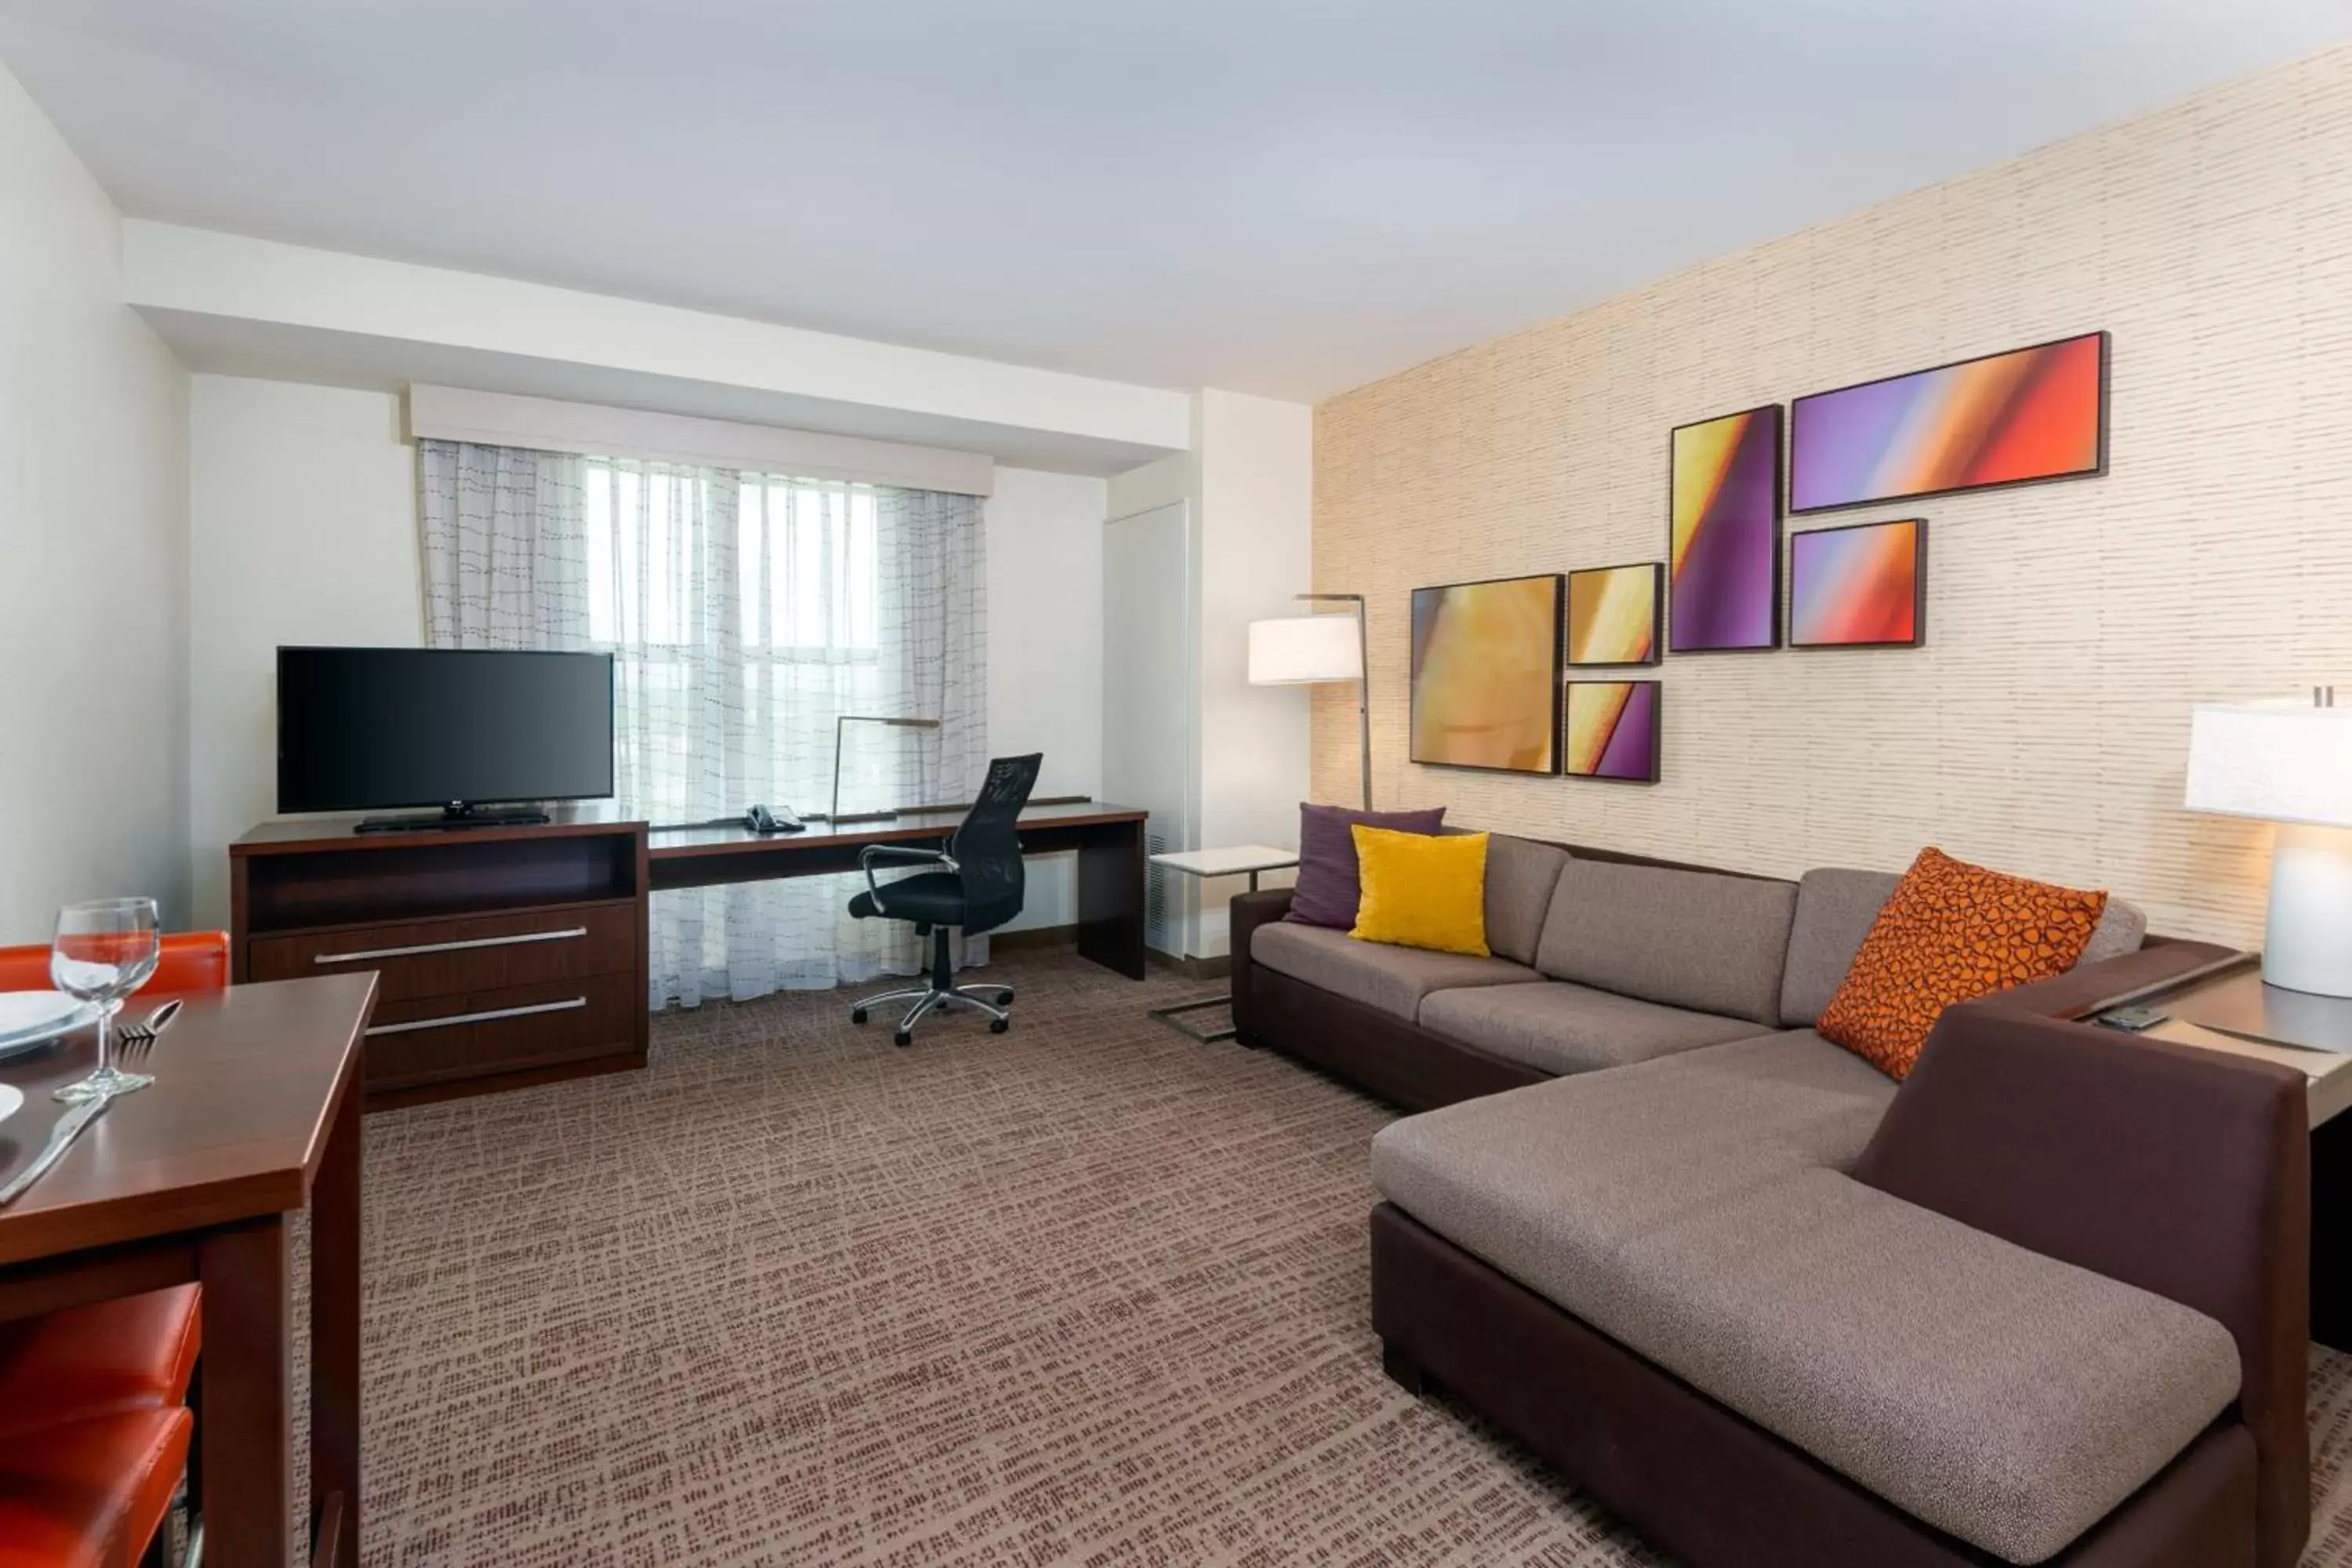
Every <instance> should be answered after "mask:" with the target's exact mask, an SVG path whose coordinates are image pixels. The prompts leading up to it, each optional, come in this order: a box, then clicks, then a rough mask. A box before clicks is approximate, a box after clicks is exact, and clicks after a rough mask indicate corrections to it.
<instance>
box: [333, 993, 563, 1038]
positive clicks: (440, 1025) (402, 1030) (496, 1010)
mask: <svg viewBox="0 0 2352 1568" xmlns="http://www.w3.org/2000/svg"><path fill="white" fill-rule="evenodd" d="M586 1005H588V998H587V997H585V996H574V997H573V998H572V1000H571V1001H569V1002H534V1003H532V1004H531V1005H530V1006H528V1007H493V1008H491V1009H490V1010H489V1011H488V1012H487V1013H452V1014H450V1015H449V1016H447V1017H446V1018H419V1019H417V1020H416V1021H415V1023H412V1024H378V1025H376V1026H374V1027H373V1028H372V1029H370V1030H369V1031H368V1033H369V1034H371V1035H406V1034H411V1033H413V1032H415V1030H418V1029H450V1028H455V1027H456V1026H458V1025H459V1024H493V1023H496V1022H498V1020H499V1019H501V1018H529V1017H532V1016H536V1015H538V1014H541V1013H571V1012H576V1011H577V1010H579V1009H580V1008H582V1007H585V1006H586Z"/></svg>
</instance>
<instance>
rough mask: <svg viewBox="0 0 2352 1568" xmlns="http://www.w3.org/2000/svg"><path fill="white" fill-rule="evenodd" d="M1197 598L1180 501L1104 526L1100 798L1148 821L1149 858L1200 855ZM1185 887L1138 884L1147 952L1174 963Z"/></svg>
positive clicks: (1184, 917) (1170, 877) (1184, 933)
mask: <svg viewBox="0 0 2352 1568" xmlns="http://www.w3.org/2000/svg"><path fill="white" fill-rule="evenodd" d="M1199 594H1200V574H1199V572H1198V570H1197V568H1196V566H1195V563H1194V551H1193V547H1192V516H1191V509H1190V508H1189V507H1188V506H1187V504H1186V503H1184V502H1182V501H1176V502H1172V503H1171V504H1170V505H1167V506H1163V507H1155V508H1154V509H1152V510H1150V511H1144V512H1138V513H1136V514H1135V515H1134V516H1132V517H1122V518H1114V519H1113V520H1111V521H1109V522H1108V523H1107V524H1106V525H1105V527H1104V538H1103V798H1104V799H1105V800H1110V801H1117V802H1118V804H1120V805H1139V806H1142V807H1145V808H1146V809H1147V810H1149V811H1150V813H1151V821H1150V826H1149V829H1148V831H1149V837H1150V852H1151V853H1152V854H1154V855H1157V854H1160V853H1161V852H1162V851H1164V850H1171V849H1192V848H1197V847H1199V845H1198V844H1197V843H1196V841H1195V837H1196V834H1197V832H1198V823H1199V815H1198V813H1199V805H1198V794H1199V779H1200V762H1199V758H1198V756H1197V755H1196V754H1195V752H1196V748H1197V747H1198V744H1199V736H1200V726H1199V724H1198V723H1197V722H1196V720H1195V715H1194V707H1195V704H1196V702H1197V700H1198V693H1199V691H1200V679H1199V675H1198V670H1199V658H1198V651H1197V649H1196V648H1195V647H1194V646H1193V628H1194V627H1195V626H1198V625H1199V624H1200V616H1199V614H1198V611H1197V604H1196V601H1197V599H1198V597H1199ZM1192 883H1193V879H1192V878H1190V877H1184V876H1180V875H1178V874H1177V873H1175V872H1172V871H1166V870H1162V869H1161V868H1159V867H1157V866H1154V867H1152V868H1150V872H1149V874H1148V876H1147V878H1146V880H1145V883H1144V942H1145V943H1146V944H1147V945H1148V946H1150V947H1151V948H1153V949H1155V950H1157V951H1158V952H1165V953H1170V954H1173V955H1175V956H1178V957H1181V956H1183V954H1184V953H1185V952H1187V950H1188V949H1189V948H1190V947H1191V946H1192V942H1191V941H1190V933H1191V932H1192V930H1193V923H1194V918H1195V916H1194V912H1193V911H1192V909H1191V908H1190V900H1191V899H1192V895H1193V893H1194V891H1195V889H1194V887H1193V886H1192Z"/></svg>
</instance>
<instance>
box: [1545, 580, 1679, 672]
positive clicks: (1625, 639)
mask: <svg viewBox="0 0 2352 1568" xmlns="http://www.w3.org/2000/svg"><path fill="white" fill-rule="evenodd" d="M1664 584H1665V574H1664V573H1663V572H1662V571H1660V570H1659V568H1658V563H1656V562H1654V561H1645V562H1643V563H1641V564H1640V565H1638V566H1595V567H1591V568H1589V569H1587V570H1585V571H1581V572H1570V574H1568V662H1569V663H1570V664H1571V665H1585V664H1655V663H1657V662H1658V621H1659V619H1660V616H1661V613H1662V612H1663V611H1664V593H1665V587H1664Z"/></svg>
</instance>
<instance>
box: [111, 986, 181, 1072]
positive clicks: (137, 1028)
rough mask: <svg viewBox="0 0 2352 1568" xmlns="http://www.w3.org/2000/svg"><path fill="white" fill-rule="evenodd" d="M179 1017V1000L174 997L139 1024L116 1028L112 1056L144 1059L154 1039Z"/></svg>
mask: <svg viewBox="0 0 2352 1568" xmlns="http://www.w3.org/2000/svg"><path fill="white" fill-rule="evenodd" d="M178 1016H180V999H179V998H178V997H177V996H174V997H173V998H172V999H171V1000H170V1001H169V1002H166V1003H164V1004H163V1005H162V1006H160V1007H158V1008H156V1009H155V1010H154V1011H153V1012H152V1013H150V1014H148V1015H147V1016H145V1017H144V1018H142V1019H140V1020H139V1022H137V1023H135V1024H124V1025H121V1026H118V1027H117V1028H116V1029H115V1031H114V1054H115V1055H116V1056H118V1057H123V1056H129V1057H136V1058H142V1059H144V1058H145V1057H146V1055H147V1053H148V1052H149V1051H151V1050H152V1049H154V1047H155V1037H156V1036H158V1035H160V1034H162V1033H163V1031H164V1030H166V1029H168V1028H170V1027H171V1026H172V1020H173V1019H174V1018H176V1017H178Z"/></svg>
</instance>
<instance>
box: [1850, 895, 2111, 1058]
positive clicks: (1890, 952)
mask: <svg viewBox="0 0 2352 1568" xmlns="http://www.w3.org/2000/svg"><path fill="white" fill-rule="evenodd" d="M2106 908H2107V895H2106V894H2105V893H2103V892H2102V893H2086V892H2082V891H2080V890H2078V889H2074V888H2057V887H2053V886H2051V885H2050V884H2049V883H2047V882H2035V881H2030V880H2028V879H2025V878H2023V877H2008V876H2003V875H2002V874H2001V873H2000V872H1999V871H1988V870H1986V869H1985V868H1983V867H1981V866H1971V865H1969V863H1968V862H1967V861H1965V860H1955V859H1953V858H1951V857H1950V856H1948V855H1947V854H1945V853H1944V852H1943V851H1942V850H1940V849H1934V848H1929V849H1922V850H1920V851H1919V858H1917V859H1916V860H1914V861H1912V862H1911V869H1909V870H1908V871H1906V872H1905V873H1904V874H1903V880H1902V881H1900V882H1898V883H1896V884H1895V891H1894V892H1893V893H1891V894H1889V895H1888V896H1887V900H1886V903H1885V907H1884V908H1882V909H1881V910H1879V911H1878V920H1877V922H1876V923H1875V924H1874V925H1873V926H1872V927H1871V928H1870V934H1869V935H1868V936H1866V937H1864V939H1863V942H1862V951H1861V952H1859V953H1856V954H1855V955H1854V960H1853V967H1852V968H1851V969H1849V970H1847V971H1846V972H1845V981H1844V984H1841V985H1840V986H1839V987H1838V988H1837V994H1836V995H1834V996H1832V997H1831V998H1830V1005H1828V1006H1826V1007H1824V1008H1822V1021H1821V1023H1820V1025H1819V1026H1818V1027H1819V1028H1820V1029H1821V1032H1822V1035H1823V1037H1826V1038H1829V1039H1832V1040H1835V1041H1836V1042H1837V1043H1838V1044H1839V1045H1841V1046H1843V1047H1845V1048H1846V1049H1848V1050H1850V1051H1852V1052H1853V1053H1854V1055H1856V1056H1858V1057H1861V1058H1863V1059H1864V1060H1865V1061H1867V1062H1869V1063H1871V1064H1872V1065H1873V1066H1874V1067H1876V1068H1878V1070H1879V1071H1881V1072H1883V1073H1885V1075H1886V1076H1887V1077H1889V1078H1892V1079H1902V1078H1904V1077H1906V1075H1908V1074H1909V1072H1910V1071H1911V1065H1912V1064H1913V1063H1914V1062H1916V1061H1917V1060H1918V1059H1919V1050H1920V1047H1923V1046H1925V1045H1926V1044H1927V1031H1928V1030H1930V1029H1932V1028H1934V1027H1935V1026H1936V1020H1937V1018H1939V1017H1941V1016H1943V1013H1944V1009H1945V1008H1947V1007H1948V1006H1950V1005H1952V1004H1953V1003H1955V1002H1966V1001H1968V1000H1969V998H1970V997H1972V996H1982V995H1986V994H1989V993H1991V992H1994V991H2006V990H2008V989H2009V988H2010V987H2011V986H2013V985H2025V984H2031V983H2032V982H2033V981H2036V980H2047V979H2049V978H2050V977H2051V976H2053V975H2056V974H2063V973H2066V971H2068V970H2070V969H2072V968H2074V961H2075V960H2076V959H2078V958H2081V957H2082V956H2083V948H2084V945H2085V944H2086V943H2088V942H2090V940H2091V931H2092V929H2093V928H2094V927H2095V926H2096V925H2097V924H2098V923H2099V917H2100V916H2101V915H2102V914H2105V912H2106Z"/></svg>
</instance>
